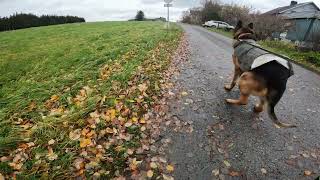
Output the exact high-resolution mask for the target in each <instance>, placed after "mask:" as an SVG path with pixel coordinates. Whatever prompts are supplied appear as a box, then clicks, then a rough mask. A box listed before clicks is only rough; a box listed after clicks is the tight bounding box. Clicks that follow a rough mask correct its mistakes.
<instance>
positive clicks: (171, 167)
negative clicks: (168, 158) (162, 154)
mask: <svg viewBox="0 0 320 180" xmlns="http://www.w3.org/2000/svg"><path fill="white" fill-rule="evenodd" d="M166 169H167V171H169V172H170V173H171V172H173V171H174V167H173V166H172V165H170V164H169V165H167V167H166Z"/></svg>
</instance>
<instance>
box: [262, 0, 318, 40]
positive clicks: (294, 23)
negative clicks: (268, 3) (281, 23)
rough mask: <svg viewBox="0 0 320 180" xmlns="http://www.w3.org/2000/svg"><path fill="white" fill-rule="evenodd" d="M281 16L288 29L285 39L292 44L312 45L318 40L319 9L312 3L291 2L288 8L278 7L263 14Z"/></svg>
mask: <svg viewBox="0 0 320 180" xmlns="http://www.w3.org/2000/svg"><path fill="white" fill-rule="evenodd" d="M264 14H265V15H273V16H283V17H284V18H285V19H286V20H287V23H286V24H285V26H286V27H288V30H287V33H286V36H285V38H286V39H288V40H291V41H293V42H304V43H309V42H311V43H313V42H314V40H315V39H317V38H319V39H320V9H319V7H318V6H317V5H316V4H315V3H314V2H306V3H298V2H297V1H291V3H290V5H289V6H284V7H279V8H276V9H273V10H271V11H268V12H266V13H264Z"/></svg>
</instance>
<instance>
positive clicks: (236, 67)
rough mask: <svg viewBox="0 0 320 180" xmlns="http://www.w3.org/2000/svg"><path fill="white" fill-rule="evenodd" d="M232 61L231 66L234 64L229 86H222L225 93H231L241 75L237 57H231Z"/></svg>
mask: <svg viewBox="0 0 320 180" xmlns="http://www.w3.org/2000/svg"><path fill="white" fill-rule="evenodd" d="M232 59H233V64H234V74H233V78H232V81H231V83H230V85H225V86H224V89H225V90H227V91H231V90H232V89H233V88H234V86H235V85H236V82H237V79H238V78H239V76H240V75H241V73H242V71H241V69H240V66H239V63H238V59H237V57H236V56H235V55H232Z"/></svg>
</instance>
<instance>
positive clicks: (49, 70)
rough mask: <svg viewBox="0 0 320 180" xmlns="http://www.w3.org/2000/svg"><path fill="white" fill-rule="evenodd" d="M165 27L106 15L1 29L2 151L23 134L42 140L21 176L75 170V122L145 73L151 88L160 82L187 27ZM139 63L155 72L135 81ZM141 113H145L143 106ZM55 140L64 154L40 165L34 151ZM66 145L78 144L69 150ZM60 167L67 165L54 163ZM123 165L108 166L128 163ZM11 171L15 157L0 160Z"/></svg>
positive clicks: (106, 103) (111, 101)
mask: <svg viewBox="0 0 320 180" xmlns="http://www.w3.org/2000/svg"><path fill="white" fill-rule="evenodd" d="M163 27H164V25H163V24H162V23H158V22H148V23H145V22H143V23H139V22H108V23H104V22H103V23H86V24H69V25H58V26H48V27H40V28H30V29H24V30H18V31H11V32H2V33H0V42H1V43H0V49H1V51H0V74H1V76H0V157H1V155H8V153H9V152H10V150H12V149H13V148H14V147H16V146H17V144H21V140H26V141H27V142H34V143H35V144H36V147H35V148H33V149H32V150H31V151H28V153H29V156H31V157H30V158H29V159H28V160H27V161H26V162H24V164H23V166H22V169H21V170H19V171H22V172H23V173H22V176H27V177H40V176H43V175H44V174H43V173H45V174H47V172H46V171H48V172H49V174H50V176H51V177H53V176H54V177H60V178H61V177H65V176H66V175H68V174H69V173H70V167H69V166H70V164H71V163H72V161H73V159H74V157H75V156H76V155H77V153H78V152H77V150H78V149H79V143H78V142H73V141H72V142H71V141H70V140H69V139H68V134H69V131H71V130H73V129H76V128H70V127H78V128H80V129H81V128H82V127H86V126H87V125H86V123H85V121H84V119H86V118H87V117H88V116H89V115H88V114H89V113H90V112H93V111H95V110H96V108H97V104H100V106H102V107H104V108H108V107H113V106H115V103H116V102H117V96H118V95H119V93H120V92H122V91H123V90H125V89H126V88H129V86H133V85H137V84H135V83H138V82H139V81H142V80H140V79H148V83H150V84H151V85H150V86H152V87H150V90H149V91H150V92H149V93H150V94H154V93H156V89H157V88H155V87H154V84H157V82H158V81H159V79H160V74H159V73H160V72H161V71H162V70H163V69H165V67H166V66H167V64H168V62H169V61H168V57H169V55H170V54H171V53H172V51H173V50H174V49H175V48H176V46H177V44H178V39H179V37H180V34H181V30H179V29H178V28H175V29H174V30H172V31H170V33H167V31H166V30H164V29H163ZM148 59H152V60H153V61H155V62H156V63H157V66H156V67H155V66H152V68H150V67H149V66H150V64H151V65H152V64H154V63H155V62H149V61H151V60H148ZM146 60H148V61H146ZM138 67H142V68H146V69H149V70H148V74H146V72H143V73H145V75H139V77H140V79H138V80H137V79H135V80H132V78H133V77H135V76H137V74H136V73H137V72H138V71H137V69H139V68H138ZM136 81H138V82H136ZM129 82H130V83H129ZM128 83H129V84H128ZM156 87H157V86H156ZM128 96H129V95H128ZM134 96H135V95H132V96H130V97H126V98H132V99H134V98H135V97H134ZM122 98H123V97H122ZM101 99H103V101H101ZM146 101H147V100H146ZM148 101H150V102H147V104H148V103H149V104H150V103H151V100H148ZM131 102H134V100H131V99H130V100H129V101H125V102H124V103H127V104H126V105H127V107H129V108H130V105H132V103H131ZM130 103H131V104H130ZM134 115H136V116H139V115H140V114H139V111H138V110H137V112H136V113H135V114H134ZM14 123H16V124H18V125H15V124H14ZM98 125H99V126H102V128H105V127H106V126H108V124H106V123H100V124H98ZM22 129H24V131H22ZM19 135H20V136H19ZM137 138H139V136H137ZM50 139H55V140H56V141H58V142H59V143H58V144H57V145H56V146H54V147H53V150H54V151H55V152H56V151H57V152H56V153H57V154H58V156H59V158H58V160H55V161H48V160H45V161H44V162H45V164H44V165H43V164H42V165H41V166H40V165H39V166H40V167H42V168H43V167H46V168H44V169H42V170H40V171H39V169H38V170H35V168H34V167H32V166H35V165H34V164H35V163H36V160H35V159H33V158H34V156H35V155H36V154H46V153H47V145H46V144H47V142H48V141H49V140H50ZM135 143H138V140H136V142H133V144H135ZM131 145H132V144H131ZM128 146H129V145H128ZM66 149H73V150H71V151H69V152H68V153H64V151H65V150H66ZM115 156H119V154H117V155H115ZM120 156H121V154H120ZM120 159H121V158H120ZM120 162H121V161H120ZM55 166H58V167H59V166H60V168H61V169H60V170H57V169H56V170H54V167H55ZM122 166H123V165H121V164H119V165H113V167H112V168H114V169H110V168H111V167H106V169H107V170H108V168H109V170H111V171H115V170H123V167H122ZM12 171H13V169H12V167H9V166H8V163H1V162H0V172H2V173H5V174H6V173H7V174H10V173H11V172H12ZM111 174H112V173H111ZM47 175H48V174H47ZM110 176H111V175H110Z"/></svg>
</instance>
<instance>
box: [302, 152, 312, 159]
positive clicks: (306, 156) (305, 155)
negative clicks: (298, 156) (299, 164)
mask: <svg viewBox="0 0 320 180" xmlns="http://www.w3.org/2000/svg"><path fill="white" fill-rule="evenodd" d="M302 156H303V157H305V158H309V157H310V156H309V154H307V153H303V154H302Z"/></svg>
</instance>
